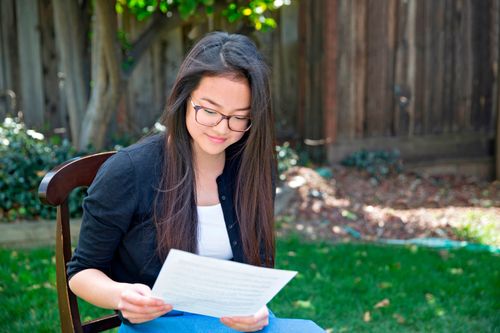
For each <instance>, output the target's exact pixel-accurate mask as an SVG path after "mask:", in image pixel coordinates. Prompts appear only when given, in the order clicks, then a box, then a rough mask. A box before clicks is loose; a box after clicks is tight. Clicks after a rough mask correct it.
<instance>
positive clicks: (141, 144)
mask: <svg viewBox="0 0 500 333" xmlns="http://www.w3.org/2000/svg"><path fill="white" fill-rule="evenodd" d="M164 145H165V134H164V133H160V134H155V135H150V136H147V137H144V138H142V139H141V140H139V141H138V142H136V143H134V144H133V145H131V146H128V147H125V148H122V149H120V150H119V151H118V153H122V154H127V155H129V156H130V158H132V159H140V160H143V161H144V160H148V159H151V158H153V159H156V158H158V156H159V155H163V150H164Z"/></svg>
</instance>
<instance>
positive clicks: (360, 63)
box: [297, 0, 500, 162]
mask: <svg viewBox="0 0 500 333" xmlns="http://www.w3.org/2000/svg"><path fill="white" fill-rule="evenodd" d="M299 11H300V13H301V19H300V20H299V31H300V33H299V40H300V42H301V43H300V44H301V45H300V50H301V52H300V54H299V63H300V64H301V66H299V71H300V74H299V77H301V86H300V89H299V91H298V93H299V98H300V101H299V106H300V109H299V110H298V117H297V119H298V121H297V126H298V129H299V133H303V134H302V136H303V137H304V138H310V139H313V141H311V142H312V143H314V142H317V143H320V144H321V143H325V145H326V146H327V156H328V158H329V160H330V161H332V162H333V161H338V160H339V159H341V158H342V157H343V156H344V155H345V154H346V153H348V152H351V151H354V150H358V149H360V148H369V149H375V148H379V149H380V148H391V147H396V148H399V149H401V150H402V152H403V155H406V157H407V158H409V159H412V158H413V159H420V158H437V157H480V156H482V157H485V156H490V157H491V156H493V138H494V134H495V130H496V126H497V125H496V124H497V113H498V96H499V90H498V89H499V86H498V73H499V72H498V70H499V69H498V62H499V47H500V46H499V45H500V44H499V38H500V34H499V29H500V20H499V13H500V6H499V1H496V0H490V1H488V0H480V1H475V0H406V1H404V0H386V1H377V0H353V1H350V0H333V1H331V0H323V1H301V2H300V9H299ZM311 123H313V124H315V126H311V125H310V124H311ZM320 153H321V152H320Z"/></svg>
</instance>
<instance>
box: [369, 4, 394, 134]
mask: <svg viewBox="0 0 500 333" xmlns="http://www.w3.org/2000/svg"><path fill="white" fill-rule="evenodd" d="M393 8H394V1H386V2H383V3H381V2H379V1H376V0H368V21H367V22H368V33H367V40H368V49H367V51H368V61H367V86H368V90H367V103H366V110H367V111H366V134H368V135H370V136H383V135H389V134H390V124H391V122H389V123H388V122H387V121H386V120H387V119H390V118H391V115H392V109H393V108H392V86H393V74H392V73H393V61H394V49H393V40H392V39H393V33H392V31H391V30H392V29H393V27H394V20H395V17H394V16H393V15H391V13H392V12H393Z"/></svg>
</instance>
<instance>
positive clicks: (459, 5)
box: [454, 0, 473, 130]
mask: <svg viewBox="0 0 500 333" xmlns="http://www.w3.org/2000/svg"><path fill="white" fill-rule="evenodd" d="M472 2H473V0H458V1H456V2H455V20H456V22H457V29H456V31H457V33H456V34H455V50H454V51H455V56H456V61H455V73H457V77H456V79H455V84H454V91H455V100H457V101H458V103H457V106H456V110H457V111H456V115H457V117H456V119H455V126H454V127H455V130H470V129H471V123H470V119H471V117H470V115H471V108H472V103H471V98H472V86H473V74H472V72H473V66H472V64H473V50H472V12H471V11H472Z"/></svg>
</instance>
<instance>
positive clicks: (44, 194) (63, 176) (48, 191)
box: [38, 152, 120, 333]
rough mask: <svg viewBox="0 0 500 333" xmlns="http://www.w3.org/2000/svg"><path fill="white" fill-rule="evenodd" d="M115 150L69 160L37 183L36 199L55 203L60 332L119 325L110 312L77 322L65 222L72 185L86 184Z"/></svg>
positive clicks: (67, 216) (68, 229)
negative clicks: (67, 274)
mask: <svg viewBox="0 0 500 333" xmlns="http://www.w3.org/2000/svg"><path fill="white" fill-rule="evenodd" d="M114 153H115V152H106V153H99V154H94V155H89V156H85V157H78V158H74V159H72V160H69V161H67V162H65V163H63V164H61V165H59V166H57V167H56V168H54V169H53V170H51V171H50V172H48V173H47V174H46V175H45V177H44V178H43V179H42V182H41V183H40V187H39V188H38V196H39V197H40V200H41V201H42V202H43V203H45V204H47V205H51V206H56V207H57V227H56V281H57V297H58V303H59V317H60V319H61V330H62V332H64V333H66V332H77V333H82V332H102V331H105V330H108V329H111V328H113V327H117V326H119V325H120V319H119V318H118V315H116V314H113V315H109V316H105V317H102V318H98V319H95V320H92V321H89V322H85V323H83V324H82V323H81V321H80V313H79V310H78V303H77V298H76V296H75V295H74V294H73V293H72V292H71V290H70V289H69V286H68V278H67V276H66V263H67V262H68V261H69V260H70V259H71V254H72V251H71V235H70V225H69V208H68V196H69V194H70V193H71V191H73V190H74V189H76V188H78V187H82V186H89V185H90V184H91V183H92V181H93V180H94V177H95V175H96V173H97V170H99V167H100V166H101V164H102V163H103V162H104V161H106V160H107V159H108V158H109V157H110V156H112V155H113V154H114Z"/></svg>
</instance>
